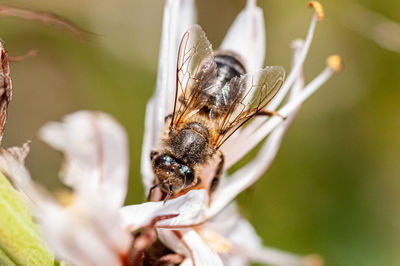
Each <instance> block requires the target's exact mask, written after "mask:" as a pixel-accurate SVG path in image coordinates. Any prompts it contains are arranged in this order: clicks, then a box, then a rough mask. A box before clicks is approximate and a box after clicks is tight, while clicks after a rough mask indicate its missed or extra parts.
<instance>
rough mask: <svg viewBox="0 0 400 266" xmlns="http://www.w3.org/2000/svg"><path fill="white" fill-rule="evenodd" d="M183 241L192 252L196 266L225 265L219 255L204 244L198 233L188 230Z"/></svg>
mask: <svg viewBox="0 0 400 266" xmlns="http://www.w3.org/2000/svg"><path fill="white" fill-rule="evenodd" d="M182 240H183V241H184V242H185V243H186V245H187V246H188V248H189V250H190V252H191V255H192V257H193V261H194V265H209V266H218V265H221V266H222V265H223V264H222V261H221V258H220V257H219V256H218V254H217V253H216V252H215V251H213V250H211V248H210V247H209V246H208V245H207V244H206V243H204V241H203V240H202V239H201V237H200V236H199V235H198V234H197V233H196V231H194V230H188V231H187V232H185V233H184V235H183V238H182Z"/></svg>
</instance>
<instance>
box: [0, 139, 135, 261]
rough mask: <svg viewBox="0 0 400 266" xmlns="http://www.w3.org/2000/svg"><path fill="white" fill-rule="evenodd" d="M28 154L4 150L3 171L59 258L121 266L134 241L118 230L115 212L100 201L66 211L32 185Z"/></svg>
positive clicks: (75, 206)
mask: <svg viewBox="0 0 400 266" xmlns="http://www.w3.org/2000/svg"><path fill="white" fill-rule="evenodd" d="M27 150H28V147H27V145H26V144H25V145H24V148H18V147H14V148H12V149H8V150H3V151H2V153H1V156H0V169H1V170H2V171H3V172H4V173H6V174H7V176H9V177H10V178H11V180H12V181H13V182H14V184H15V185H16V186H17V187H18V188H19V189H20V190H21V191H22V192H23V193H24V194H25V195H26V197H27V199H29V200H31V202H30V203H31V206H32V208H33V212H34V214H35V216H36V218H37V221H38V222H39V224H40V227H41V231H42V236H43V237H44V239H45V240H46V242H47V244H49V246H50V248H51V249H52V250H53V251H54V252H55V254H56V257H57V258H58V259H64V260H67V261H68V262H71V263H72V264H74V265H120V256H122V255H124V253H126V252H127V249H128V248H129V246H130V241H131V237H130V234H129V232H128V231H125V230H124V229H122V227H121V226H118V225H119V216H118V213H117V212H116V210H115V208H110V207H108V206H107V205H104V204H103V203H102V202H101V201H100V202H98V201H97V200H98V198H95V200H93V198H92V199H91V200H90V201H89V202H88V203H87V204H85V205H84V206H80V205H78V204H79V203H80V202H76V203H75V204H73V205H71V206H70V207H69V208H67V209H66V208H63V207H62V206H60V205H59V204H58V203H57V202H55V201H54V200H53V199H51V198H50V197H48V196H47V195H45V194H44V191H43V189H39V188H38V187H37V186H36V185H35V184H34V183H33V182H32V180H31V177H30V175H29V172H28V171H27V169H26V168H25V166H24V165H23V159H24V158H25V156H26V154H27ZM94 250H95V251H96V252H94ZM97 252H99V253H97ZM99 254H100V255H99ZM110 263H111V264H110Z"/></svg>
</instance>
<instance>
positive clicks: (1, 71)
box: [0, 43, 12, 144]
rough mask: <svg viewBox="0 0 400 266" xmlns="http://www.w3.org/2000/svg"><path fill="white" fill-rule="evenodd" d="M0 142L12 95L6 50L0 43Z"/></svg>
mask: <svg viewBox="0 0 400 266" xmlns="http://www.w3.org/2000/svg"><path fill="white" fill-rule="evenodd" d="M0 62H1V63H0V144H1V140H2V139H3V133H4V127H5V125H6V121H7V108H8V104H9V103H10V101H11V97H12V90H11V88H12V86H11V78H10V67H9V65H8V56H7V52H6V50H5V49H4V47H3V44H2V43H0Z"/></svg>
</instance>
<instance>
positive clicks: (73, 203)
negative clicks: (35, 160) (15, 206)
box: [0, 111, 132, 265]
mask: <svg viewBox="0 0 400 266" xmlns="http://www.w3.org/2000/svg"><path fill="white" fill-rule="evenodd" d="M40 137H41V138H42V139H43V140H44V141H45V142H47V143H48V144H49V145H51V146H52V147H54V148H55V149H57V150H59V151H61V152H63V153H64V156H65V161H64V168H63V171H62V179H61V180H62V182H63V183H64V184H65V185H67V186H69V187H70V188H71V189H72V192H71V193H68V192H65V193H63V195H62V198H60V197H59V201H57V200H56V199H55V198H54V197H51V196H50V195H48V193H44V191H43V190H42V189H39V188H38V187H37V185H35V184H34V183H33V181H32V179H31V177H30V175H29V173H28V171H27V170H26V168H25V167H24V165H23V161H24V158H25V156H26V155H27V153H28V151H29V147H28V145H27V144H25V145H24V146H23V147H22V148H11V149H8V150H2V153H1V155H0V169H1V170H2V172H4V173H5V174H6V175H7V176H9V177H10V179H11V180H12V181H13V183H14V185H15V186H16V187H17V188H19V189H20V190H21V191H22V192H23V193H24V194H25V195H26V197H27V199H28V201H29V203H30V204H31V206H32V208H33V211H34V214H35V217H36V218H37V220H38V223H39V224H40V227H41V231H42V234H43V237H44V239H45V240H46V241H47V244H48V245H49V247H50V248H51V249H52V250H53V251H54V252H55V255H56V257H57V259H59V260H65V261H67V262H68V263H70V264H71V265H123V262H124V260H125V259H126V257H127V255H128V251H129V248H130V245H131V242H132V237H131V235H130V232H129V231H128V230H126V229H125V228H123V227H122V226H121V223H120V217H119V213H118V210H119V208H120V207H121V206H122V205H123V202H124V199H125V194H126V191H127V177H128V143H127V137H126V133H125V130H124V129H123V128H122V127H121V126H120V125H119V124H118V123H117V122H116V121H115V120H114V119H113V118H112V117H110V116H109V115H106V114H103V113H100V112H88V111H80V112H77V113H74V114H72V115H69V116H67V117H66V118H65V120H64V122H62V123H48V124H47V125H45V126H44V127H43V128H42V129H41V130H40ZM66 200H68V202H66ZM60 201H61V202H60ZM62 203H64V204H62ZM65 203H67V204H65Z"/></svg>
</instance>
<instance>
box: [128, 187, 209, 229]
mask: <svg viewBox="0 0 400 266" xmlns="http://www.w3.org/2000/svg"><path fill="white" fill-rule="evenodd" d="M207 201H208V195H207V192H206V191H205V190H204V189H201V190H191V191H189V192H188V193H186V194H185V195H182V196H180V197H177V198H175V199H170V200H168V201H167V202H166V203H165V204H164V203H163V202H162V201H156V202H146V203H143V204H139V205H130V206H125V207H122V208H121V209H120V215H121V219H122V224H123V226H124V227H126V228H129V229H130V230H136V229H138V228H140V227H142V226H145V225H147V224H149V223H150V221H151V220H152V219H153V218H155V217H157V216H161V215H169V214H179V215H178V216H177V217H175V218H171V219H167V220H163V221H160V222H158V223H157V227H162V226H163V227H165V226H181V225H192V224H197V223H199V222H202V221H203V220H204V219H205V216H204V213H205V207H206V202H207Z"/></svg>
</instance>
